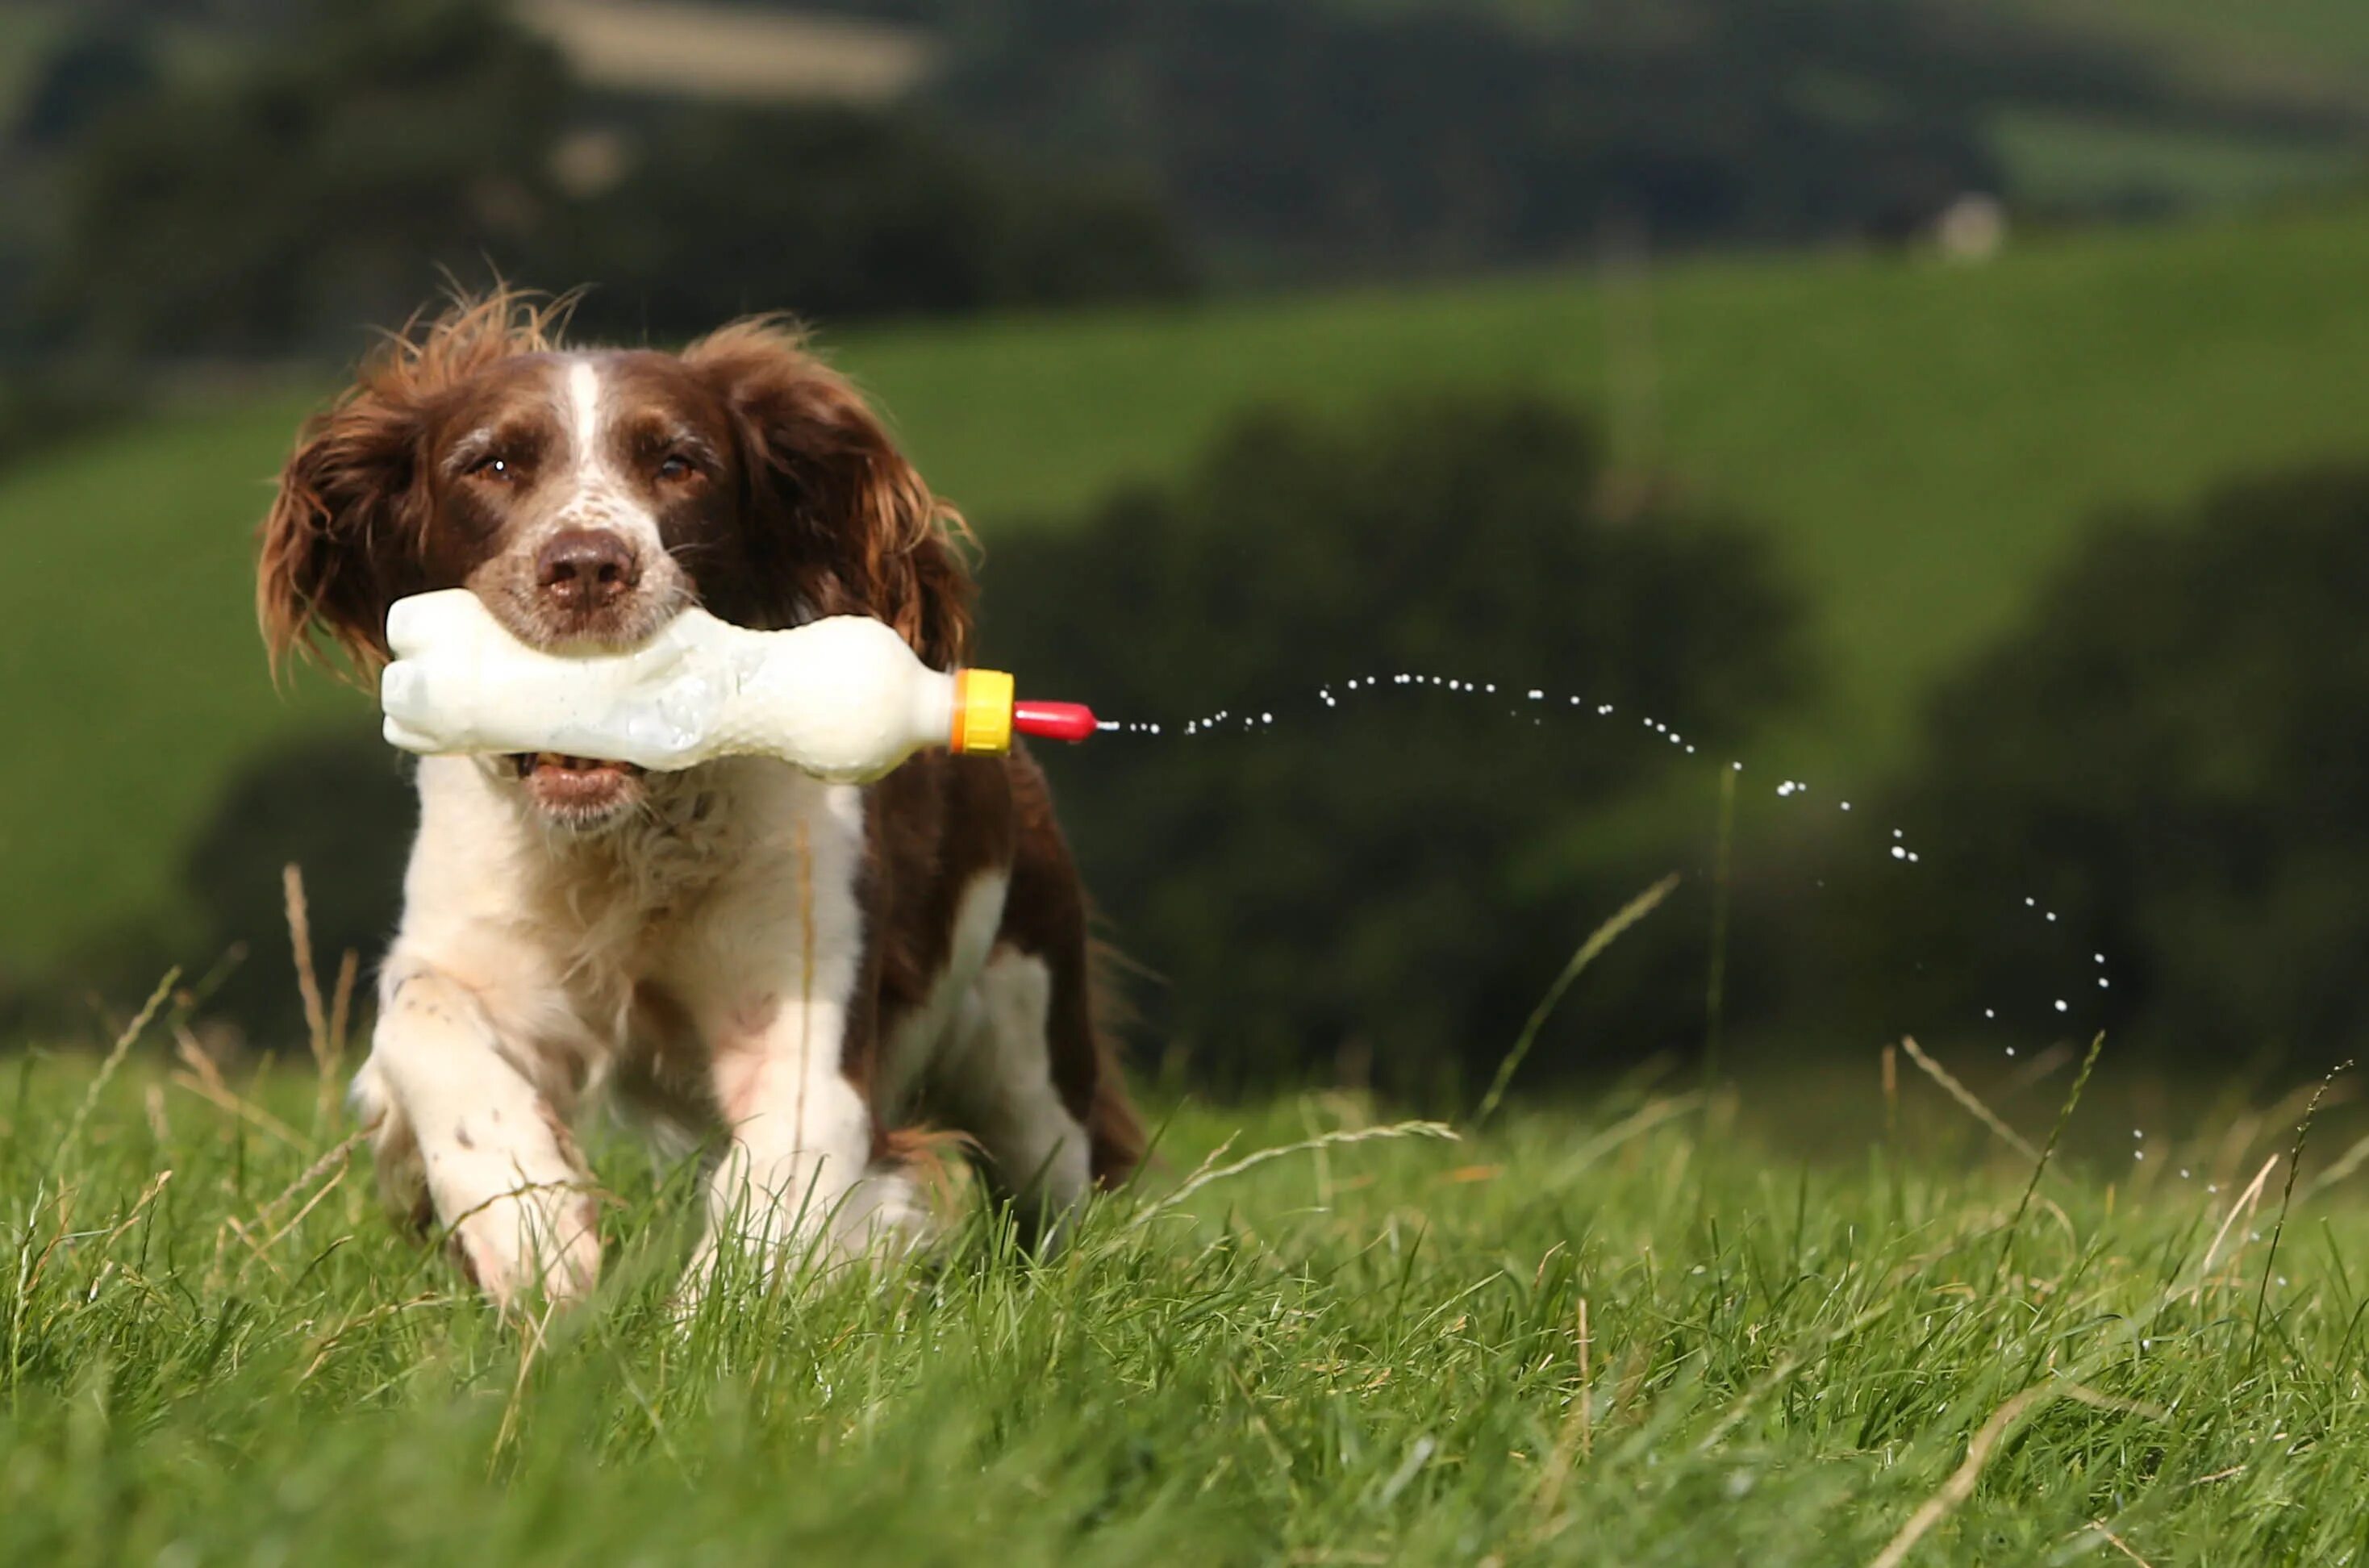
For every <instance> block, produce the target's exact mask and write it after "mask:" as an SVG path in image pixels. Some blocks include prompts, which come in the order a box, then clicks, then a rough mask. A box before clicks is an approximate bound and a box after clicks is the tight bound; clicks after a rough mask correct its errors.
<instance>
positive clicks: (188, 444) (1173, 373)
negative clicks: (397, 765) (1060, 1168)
mask: <svg viewBox="0 0 2369 1568" xmlns="http://www.w3.org/2000/svg"><path fill="white" fill-rule="evenodd" d="M2364 267H2369V210H2356V211H2348V212H2336V213H2329V214H2319V215H2304V216H2294V217H2288V218H2284V219H2281V220H2277V221H2272V222H2261V223H2217V224H2205V225H2199V226H2193V227H2188V228H2182V229H2176V230H2164V231H2156V232H2136V233H2129V232H2126V233H2119V234H2112V235H2092V236H2085V237H2081V238H2077V239H2065V240H2057V239H2033V240H2030V241H2027V242H2025V243H2021V244H2019V245H2017V246H2013V247H2011V249H2010V250H2009V253H2008V255H2007V256H2006V257H2004V258H2002V259H2001V260H1999V261H1998V262H1997V263H1996V264H1994V265H1992V266H1989V267H1986V268H1980V269H1953V268H1950V267H1945V266H1942V265H1940V264H1938V263H1933V262H1928V261H1924V260H1899V259H1884V258H1871V257H1855V256H1848V255H1837V256H1830V257H1825V258H1772V259H1766V260H1725V261H1717V262H1702V263H1690V264H1688V265H1684V266H1679V267H1675V268H1672V269H1668V270H1666V271H1665V273H1663V274H1662V275H1660V277H1659V278H1658V279H1657V280H1656V283H1655V286H1654V290H1653V292H1652V296H1651V303H1650V311H1651V321H1652V338H1653V343H1654V353H1653V359H1652V363H1651V367H1650V374H1649V375H1646V376H1638V375H1633V374H1627V373H1625V372H1624V376H1623V378H1622V379H1623V381H1624V383H1625V384H1626V385H1627V387H1628V388H1629V389H1630V390H1629V392H1628V393H1627V395H1626V396H1625V403H1624V406H1625V407H1626V409H1627V413H1626V414H1625V416H1624V417H1623V418H1621V419H1620V420H1619V429H1621V430H1622V431H1623V432H1625V433H1624V438H1623V439H1624V441H1626V442H1627V445H1628V447H1629V448H1630V449H1631V450H1629V451H1628V452H1627V453H1626V456H1627V457H1629V458H1630V459H1631V460H1637V461H1644V460H1655V461H1660V462H1663V463H1665V464H1669V465H1671V466H1673V467H1674V468H1676V469H1677V471H1678V472H1679V473H1681V474H1682V475H1684V476H1685V477H1686V479H1687V480H1688V483H1689V484H1690V485H1691V486H1693V488H1694V489H1695V490H1696V491H1697V492H1698V493H1699V495H1701V496H1702V497H1703V498H1706V499H1707V500H1709V501H1711V502H1712V503H1714V504H1718V505H1721V506H1723V507H1726V508H1729V509H1734V510H1735V511H1737V512H1739V513H1742V514H1743V515H1745V516H1748V517H1753V518H1758V519H1762V520H1765V521H1767V522H1768V525H1769V527H1770V528H1771V529H1773V530H1774V531H1775V532H1776V533H1777V534H1778V536H1779V538H1780V542H1781V544H1782V558H1783V560H1784V561H1785V562H1786V564H1787V565H1788V566H1789V567H1791V570H1792V571H1793V572H1794V573H1795V574H1797V576H1798V577H1799V578H1800V579H1801V581H1802V583H1803V584H1804V585H1805V586H1806V588H1807V589H1808V590H1809V592H1810V594H1811V596H1812V601H1813V603H1814V609H1815V612H1816V613H1817V615H1818V617H1819V624H1818V626H1817V632H1818V635H1819V640H1820V644H1821V647H1822V651H1823V653H1824V656H1825V664H1826V667H1827V669H1828V670H1829V672H1830V674H1831V676H1832V678H1833V680H1832V685H1831V691H1830V693H1829V697H1828V700H1827V701H1826V702H1825V704H1824V705H1823V706H1822V707H1821V708H1820V709H1819V710H1818V711H1816V712H1813V713H1809V714H1805V715H1801V716H1800V717H1799V718H1798V719H1797V720H1796V721H1794V722H1792V723H1791V724H1789V725H1788V726H1786V727H1784V728H1783V729H1782V730H1780V732H1778V733H1776V734H1774V735H1772V736H1770V737H1769V738H1768V739H1767V741H1766V742H1765V744H1763V745H1762V746H1761V747H1759V748H1758V749H1757V750H1756V751H1755V752H1754V756H1755V757H1756V758H1757V759H1760V760H1763V761H1765V762H1766V765H1767V766H1768V767H1769V768H1771V769H1777V770H1780V771H1783V772H1787V773H1792V774H1794V775H1796V776H1801V777H1805V778H1809V779H1811V780H1813V781H1814V782H1825V781H1828V780H1833V781H1835V782H1836V783H1837V784H1846V783H1854V784H1856V783H1860V782H1862V781H1864V780H1865V779H1866V778H1867V777H1868V776H1869V775H1870V774H1871V773H1874V772H1876V771H1877V770H1879V769H1881V768H1882V767H1883V765H1884V764H1885V763H1886V762H1888V761H1890V760H1892V759H1893V758H1894V757H1896V756H1897V755H1899V752H1900V750H1901V745H1902V742H1903V740H1904V738H1905V735H1906V734H1907V733H1908V727H1909V723H1910V719H1911V716H1912V715H1913V713H1914V710H1915V704H1916V702H1917V696H1918V693H1919V692H1921V691H1922V690H1923V689H1924V688H1925V687H1926V685H1927V683H1928V681H1930V679H1931V678H1932V677H1933V676H1934V675H1935V674H1936V673H1938V672H1939V671H1940V670H1945V669H1946V668H1948V667H1949V666H1950V664H1951V662H1952V661H1953V660H1955V659H1957V658H1960V657H1961V656H1963V654H1965V653H1966V652H1968V651H1969V650H1970V649H1971V648H1972V647H1974V646H1976V645H1977V644H1979V643H1981V642H1982V641H1983V640H1984V639H1986V638H1988V637H1990V636H1992V635H1996V634H1997V632H1999V631H2000V629H2001V628H2002V627H2004V626H2005V625H2007V624H2009V621H2010V620H2011V618H2012V617H2013V616H2014V615H2015V614H2016V613H2017V612H2018V611H2019V609H2020V606H2021V605H2022V604H2023V602H2024V600H2025V596H2026V594H2027V592H2028V590H2029V589H2030V588H2031V585H2032V583H2033V581H2034V579H2035V578H2036V577H2037V576H2038V575H2039V574H2041V573H2042V572H2043V571H2045V570H2046V569H2047V567H2049V566H2050V565H2051V564H2052V563H2053V562H2054V561H2055V560H2057V559H2058V558H2059V556H2060V555H2062V554H2063V552H2064V551H2065V550H2066V547H2067V545H2068V544H2069V543H2070V542H2071V541H2072V540H2073V539H2075V538H2076V537H2077V533H2078V530H2079V528H2080V527H2081V525H2082V524H2083V523H2084V521H2086V520H2088V519H2089V518H2090V517H2091V516H2092V515H2094V514H2095V513H2096V512H2098V511H2099V510H2100V509H2103V508H2108V507H2113V506H2121V505H2125V504H2144V503H2152V502H2173V501H2178V500H2180V499H2181V498H2185V497H2187V496H2189V495H2191V494H2192V493H2193V492H2194V491H2195V490H2196V489H2197V488H2198V487H2199V486H2203V485H2206V484H2209V483H2211V482H2213V481H2215V480H2216V479H2218V478H2220V477H2222V476H2223V475H2227V474H2229V473H2231V472H2233V471H2235V470H2238V469H2244V468H2249V467H2255V466H2260V465H2265V464H2283V463H2290V462H2295V461H2298V460H2303V459H2309V458H2314V457H2318V456H2321V455H2325V454H2330V453H2351V454H2357V453H2359V452H2363V451H2364V450H2369V399H2364V398H2363V396H2362V395H2360V394H2361V367H2362V365H2363V364H2364V363H2369V291H2365V290H2363V288H2362V287H2361V286H2360V280H2361V278H2362V276H2363V269H2364ZM1605 339H1606V330H1605V301H1604V298H1603V296H1602V294H1601V292H1599V291H1598V289H1597V288H1596V287H1595V286H1594V284H1593V282H1592V280H1590V279H1588V278H1586V277H1581V276H1570V275H1554V276H1541V277H1533V278H1521V279H1509V280H1499V281H1493V282H1484V283H1477V284H1466V285H1459V286H1454V287H1440V288H1433V289H1421V290H1404V291H1397V292H1380V291H1375V292H1350V293H1344V294H1338V295H1333V296H1324V297H1287V298H1277V299H1272V300H1265V301H1254V302H1249V303H1225V304H1222V305H1211V306H1208V307H1206V308H1193V309H1177V310H1169V311H1160V312H1145V313H1116V314H1097V315H1081V316H1072V317H1057V318H1029V319H1018V320H1005V321H994V322H988V323H984V324H977V325H967V326H943V327H930V328H926V329H923V328H914V329H909V330H904V331H898V332H889V333H882V334H874V335H867V336H862V337H852V338H846V339H844V340H843V341H838V342H836V343H835V344H834V345H833V346H834V347H835V348H836V349H838V350H839V357H840V358H841V361H843V362H844V363H845V364H847V365H848V366H849V367H850V368H852V369H853V372H855V373H856V374H857V375H858V376H859V378H860V379H861V380H862V381H863V382H864V383H865V384H866V385H867V386H869V387H871V388H872V389H874V390H875V391H876V392H877V393H878V395H880V396H881V398H882V399H883V400H884V401H885V403H886V404H887V406H888V407H889V409H890V410H891V412H892V413H893V415H894V417H895V418H896V419H897V421H898V424H899V425H900V427H901V429H903V431H904V432H905V434H906V435H907V437H908V438H909V441H910V445H911V447H912V449H913V450H914V452H916V453H917V454H918V456H919V457H920V459H921V463H922V464H923V466H924V468H925V469H926V471H927V472H928V473H929V475H931V477H932V478H933V481H934V482H935V483H936V484H937V485H938V486H940V487H941V488H942V489H944V491H945V492H947V493H948V494H950V495H951V496H953V497H954V498H956V499H957V500H958V501H960V502H961V503H963V504H964V505H965V506H966V507H967V508H968V509H970V510H971V512H972V513H973V514H974V516H976V517H977V518H978V520H980V522H981V524H982V531H983V532H984V534H985V536H986V539H987V541H988V544H989V546H990V567H989V571H990V578H989V585H990V586H989V591H990V594H991V593H992V591H993V588H992V580H993V579H992V572H993V565H992V559H991V555H992V547H993V544H994V541H995V540H996V539H997V538H998V537H999V536H1003V535H1006V534H1007V533H1008V532H1012V531H1015V530H1018V529H1020V528H1023V527H1026V526H1034V525H1035V524H1036V521H1037V520H1043V519H1054V518H1059V517H1061V516H1064V515H1067V514H1070V513H1072V512H1073V511H1074V510H1075V509H1078V508H1080V507H1081V506H1083V505H1085V504H1087V503H1089V502H1090V501H1091V500H1092V499H1093V498H1095V497H1096V496H1098V495H1101V494H1103V493H1104V491H1105V490H1106V489H1107V488H1108V487H1109V486H1112V485H1113V484H1114V483H1117V482H1120V481H1123V480H1127V479H1131V478H1147V477H1148V478H1159V477H1162V476H1164V475H1172V474H1174V473H1176V472H1177V471H1179V470H1180V469H1181V468H1182V467H1183V466H1184V464H1186V463H1187V462H1188V461H1189V460H1190V458H1191V457H1192V455H1193V453H1194V452H1196V450H1197V449H1198V448H1200V447H1201V446H1202V444H1203V443H1204V442H1205V441H1207V438H1208V437H1209V435H1210V433H1211V432H1212V431H1213V430H1214V429H1216V428H1217V427H1218V426H1219V424H1220V423H1221V422H1223V421H1224V420H1225V419H1227V418H1230V416H1232V415H1233V414H1234V413H1235V412H1236V411H1238V410H1239V409H1241V408H1242V407H1243V406H1245V405H1248V404H1253V403H1257V402H1262V401H1269V402H1286V403H1297V404H1303V405H1312V406H1318V407H1325V408H1336V409H1341V410H1348V409H1350V408H1353V407H1355V406H1358V405H1361V404H1365V403H1368V402H1369V401H1371V400H1373V399H1376V398H1379V397H1387V396H1393V395H1408V394H1413V393H1418V392H1425V391H1436V390H1439V389H1442V388H1446V389H1450V390H1452V389H1455V388H1458V387H1466V386H1471V387H1480V386H1494V385H1501V384H1505V383H1516V384H1524V385H1528V386H1533V387H1537V388H1540V389H1544V390H1546V391H1548V392H1551V393H1553V394H1556V395H1562V396H1564V397H1567V398H1570V399H1572V400H1574V401H1575V402H1579V403H1583V404H1587V405H1591V406H1598V405H1601V404H1602V403H1603V402H1604V401H1605V399H1606V396H1607V392H1608V385H1609V383H1610V382H1611V379H1612V378H1611V377H1610V376H1609V375H1608V370H1607V364H1606V355H1605V349H1604V345H1605ZM1640 389H1646V390H1640ZM306 402H307V399H306V398H304V397H293V396H292V397H281V398H278V399H267V400H264V401H260V402H247V403H238V404H235V405H231V406H221V407H212V408H205V409H200V410H194V411H191V412H189V413H187V414H184V415H181V416H177V417H174V418H167V419H162V420H159V421H156V422H154V423H152V424H149V425H145V426H143V427H141V428H138V429H128V430H124V431H121V432H120V433H117V434H114V435H111V436H109V437H107V438H105V439H102V440H98V441H91V442H88V443H83V444H78V445H75V446H73V447H71V448H69V449H66V450H62V451H58V452H51V453H48V454H45V455H43V456H42V457H40V458H39V459H37V460H35V461H33V462H31V463H29V464H25V465H22V466H20V467H19V468H17V470H15V471H14V472H12V473H10V474H8V475H5V476H0V542H5V544H6V547H7V548H8V551H9V554H10V562H11V567H10V570H9V571H7V572H6V573H0V623H5V624H6V625H7V626H8V628H9V634H8V635H7V637H6V639H5V640H0V708H5V709H6V711H7V712H8V713H9V714H10V715H12V716H13V717H15V718H16V720H17V723H18V724H19V726H20V727H21V728H20V733H21V734H23V735H26V736H28V737H31V738H35V743H32V744H26V745H22V746H20V748H19V750H17V753H16V754H14V755H13V756H12V757H11V758H10V761H9V765H8V766H7V767H6V768H5V769H0V889H6V893H5V895H0V955H6V956H9V957H11V958H13V959H15V960H16V961H17V962H18V963H22V964H26V965H29V966H30V965H38V964H39V963H40V962H42V961H44V960H46V959H48V958H50V957H52V956H55V955H56V954H58V953H60V952H62V951H64V950H67V949H69V948H71V947H72V946H73V945H74V944H76V943H78V942H81V941H84V940H86V939H87V938H88V937H89V936H90V935H91V934H92V933H94V932H95V931H97V930H99V929H102V928H103V927H105V926H106V925H107V924H108V923H109V922H110V921H118V920H123V919H129V918H135V917H141V916H143V915H145V914H147V913H148V912H150V911H154V910H166V911H169V910H173V909H175V908H177V898H178V894H177V877H178V876H179V872H178V863H179V857H180V855H181V853H182V845H183V844H184V843H185V842H186V841H187V840H188V838H189V835H190V833H191V832H192V831H194V830H195V829H196V827H197V826H198V825H199V824H200V822H201V821H202V820H203V819H204V818H205V816H206V814H207V813H208V812H209V811H210V810H211V809H212V805H213V801H214V799H215V797H216V795H217V793H218V792H219V790H220V789H221V788H222V786H223V782H224V779H225V776H226V773H228V771H229V770H230V769H231V768H232V767H234V766H235V763H236V762H237V761H238V760H239V759H240V758H242V757H244V756H246V755H248V754H249V753H250V752H251V751H252V750H253V748H254V747H256V746H257V744H258V743H260V742H261V741H263V740H265V739H266V738H269V737H272V736H274V735H277V734H281V733H284V732H286V731H288V730H290V729H292V728H294V727H301V726H303V725H308V724H320V723H327V722H340V723H345V724H348V725H350V726H354V727H358V728H359V727H361V726H363V725H365V724H367V722H368V719H369V713H368V704H367V703H366V702H365V701H364V700H363V699H361V698H360V697H357V696H354V695H353V694H351V693H342V692H330V691H329V690H328V689H327V688H326V686H324V685H323V684H321V683H319V682H315V683H313V684H312V685H310V686H308V687H304V688H303V689H301V690H300V692H299V693H298V695H297V697H296V698H295V700H293V701H292V702H284V701H283V700H282V699H280V697H278V696H275V695H274V693H273V692H272V691H271V690H270V687H269V682H268V681H266V679H265V676H264V671H263V664H262V659H261V655H260V652H259V649H258V647H257V642H256V639H255V635H254V631H253V627H252V624H251V619H250V614H249V610H248V603H249V588H248V563H249V559H250V550H251V532H252V529H253V526H254V523H255V521H256V519H257V517H258V516H259V515H260V514H261V512H262V509H263V507H264V504H265V501H266V498H267V496H268V494H269V479H270V476H271V475H272V473H273V471H274V469H275V468H276V466H277V465H278V464H279V462H280V459H281V458H282V457H283V456H284V454H285V453H286V452H287V450H288V446H289V442H290V440H291V437H292V431H293V429H294V427H295V424H296V422H297V419H298V418H299V416H300V415H301V414H302V412H303V408H304V406H306ZM1344 658H1345V660H1347V661H1348V663H1349V664H1350V665H1352V666H1354V664H1355V658H1354V650H1345V653H1344ZM1314 673H1316V672H1311V674H1314ZM1331 673H1334V674H1338V673H1340V672H1339V671H1333V672H1331ZM1542 673H1546V674H1549V675H1554V674H1557V673H1558V672H1551V671H1549V672H1542ZM1563 673H1567V674H1569V675H1571V676H1572V677H1573V678H1574V679H1576V678H1577V677H1579V676H1580V675H1581V674H1582V673H1584V672H1563ZM1078 694H1079V695H1080V696H1082V697H1085V698H1089V699H1091V698H1092V697H1093V692H1080V693H1078ZM1197 704H1198V699H1197V698H1196V694H1195V693H1194V692H1192V691H1191V690H1190V689H1189V684H1188V683H1184V682H1180V685H1179V689H1178V691H1177V692H1176V711H1177V712H1179V713H1187V712H1192V711H1196V707H1197ZM1681 716H1682V715H1681ZM192 957H193V959H194V960H195V961H198V962H203V961H204V958H203V956H194V955H193V956H192Z"/></svg>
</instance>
